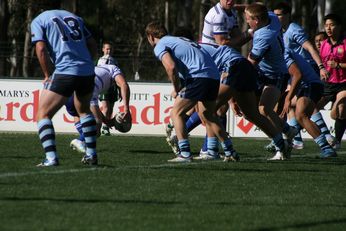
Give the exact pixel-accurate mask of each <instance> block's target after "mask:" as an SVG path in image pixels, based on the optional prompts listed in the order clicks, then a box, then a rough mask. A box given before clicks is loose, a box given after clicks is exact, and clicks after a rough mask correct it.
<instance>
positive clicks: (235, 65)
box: [221, 58, 258, 91]
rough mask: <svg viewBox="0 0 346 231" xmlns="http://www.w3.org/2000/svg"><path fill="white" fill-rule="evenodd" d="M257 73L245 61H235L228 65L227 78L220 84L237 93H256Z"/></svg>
mask: <svg viewBox="0 0 346 231" xmlns="http://www.w3.org/2000/svg"><path fill="white" fill-rule="evenodd" d="M257 81H258V72H257V70H256V69H255V68H254V67H253V65H252V64H251V63H250V62H249V61H248V60H247V59H245V58H244V59H237V60H235V61H233V62H231V63H229V68H228V76H227V78H225V79H222V80H221V84H225V85H228V86H230V87H232V88H234V89H236V90H237V91H256V90H257V89H258V83H257Z"/></svg>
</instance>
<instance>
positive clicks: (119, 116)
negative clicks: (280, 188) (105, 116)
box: [113, 112, 132, 133]
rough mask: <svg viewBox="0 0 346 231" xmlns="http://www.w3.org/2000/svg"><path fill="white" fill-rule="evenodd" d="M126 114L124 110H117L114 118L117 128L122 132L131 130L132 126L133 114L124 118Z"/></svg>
mask: <svg viewBox="0 0 346 231" xmlns="http://www.w3.org/2000/svg"><path fill="white" fill-rule="evenodd" d="M124 114H125V113H124V112H117V113H116V114H115V116H114V118H113V120H114V127H115V129H116V130H118V131H119V132H122V133H126V132H129V131H130V130H131V127H132V118H131V115H130V114H129V116H126V117H125V118H123V116H124Z"/></svg>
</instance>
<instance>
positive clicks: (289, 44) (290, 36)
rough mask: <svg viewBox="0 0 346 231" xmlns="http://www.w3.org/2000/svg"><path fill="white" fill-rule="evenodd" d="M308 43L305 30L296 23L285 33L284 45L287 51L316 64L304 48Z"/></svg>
mask: <svg viewBox="0 0 346 231" xmlns="http://www.w3.org/2000/svg"><path fill="white" fill-rule="evenodd" d="M306 41H308V36H307V34H306V33H305V31H304V29H303V28H302V27H301V26H299V25H298V24H296V23H293V22H292V23H291V24H290V25H289V26H288V28H287V30H286V31H285V32H284V44H285V49H290V50H292V51H294V52H296V53H298V54H300V55H301V56H303V58H304V59H305V60H306V61H308V62H309V63H312V64H314V63H315V61H314V60H313V59H312V57H311V55H310V53H309V52H308V51H307V50H305V49H304V48H303V46H302V45H303V43H304V42H306Z"/></svg>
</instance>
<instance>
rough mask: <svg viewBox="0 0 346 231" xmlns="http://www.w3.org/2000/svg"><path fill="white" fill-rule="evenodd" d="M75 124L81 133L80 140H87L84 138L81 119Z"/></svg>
mask: <svg viewBox="0 0 346 231" xmlns="http://www.w3.org/2000/svg"><path fill="white" fill-rule="evenodd" d="M74 126H75V127H76V129H77V131H78V133H79V140H80V141H85V138H84V134H83V129H82V124H81V123H80V121H78V122H76V123H75V124H74Z"/></svg>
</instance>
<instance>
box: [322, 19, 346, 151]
mask: <svg viewBox="0 0 346 231" xmlns="http://www.w3.org/2000/svg"><path fill="white" fill-rule="evenodd" d="M324 28H325V31H326V33H327V36H328V38H327V39H326V40H324V41H323V42H322V44H321V49H320V55H321V59H322V62H323V65H324V67H325V68H326V69H327V71H328V72H329V77H328V78H326V79H324V80H325V81H326V83H325V88H324V99H322V100H321V101H320V103H319V106H320V108H322V107H324V105H325V104H326V103H327V102H328V101H329V100H331V101H333V102H334V104H333V107H332V110H331V113H330V116H331V118H332V119H334V120H335V137H336V140H337V144H336V148H340V143H341V140H342V136H343V134H344V132H345V128H346V38H345V36H344V33H343V28H342V19H341V18H340V17H339V16H338V15H336V14H328V15H326V16H325V17H324Z"/></svg>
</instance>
